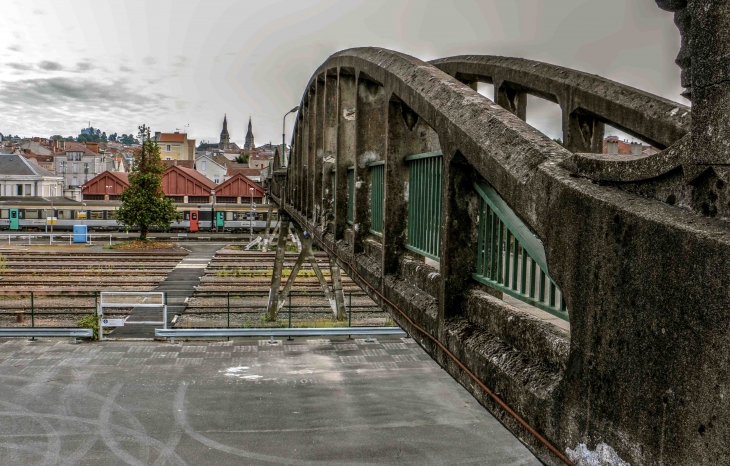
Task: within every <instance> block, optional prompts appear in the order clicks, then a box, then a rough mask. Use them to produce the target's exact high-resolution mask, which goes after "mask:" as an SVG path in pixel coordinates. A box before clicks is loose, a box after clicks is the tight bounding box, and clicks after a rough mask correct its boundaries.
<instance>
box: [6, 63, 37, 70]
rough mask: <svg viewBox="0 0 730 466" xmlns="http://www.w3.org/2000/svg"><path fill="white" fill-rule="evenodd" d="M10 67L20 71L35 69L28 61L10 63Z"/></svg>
mask: <svg viewBox="0 0 730 466" xmlns="http://www.w3.org/2000/svg"><path fill="white" fill-rule="evenodd" d="M8 67H9V68H12V69H14V70H18V71H30V70H32V69H33V66H32V65H28V64H27V63H8Z"/></svg>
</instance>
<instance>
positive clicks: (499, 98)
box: [494, 81, 527, 121]
mask: <svg viewBox="0 0 730 466" xmlns="http://www.w3.org/2000/svg"><path fill="white" fill-rule="evenodd" d="M494 98H495V100H496V104H497V105H499V106H500V107H502V108H504V109H505V110H508V111H510V112H511V113H514V114H515V115H516V116H517V118H519V119H520V120H522V121H527V93H526V92H522V91H519V90H517V89H514V88H512V87H510V86H509V85H508V84H506V83H505V82H501V83H499V86H498V85H497V82H496V81H495V84H494Z"/></svg>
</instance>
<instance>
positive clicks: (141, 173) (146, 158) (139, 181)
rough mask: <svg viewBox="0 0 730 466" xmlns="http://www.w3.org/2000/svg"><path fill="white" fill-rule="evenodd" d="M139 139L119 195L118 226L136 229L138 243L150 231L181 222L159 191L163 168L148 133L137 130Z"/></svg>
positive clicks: (145, 130)
mask: <svg viewBox="0 0 730 466" xmlns="http://www.w3.org/2000/svg"><path fill="white" fill-rule="evenodd" d="M139 137H140V139H142V140H143V141H144V142H143V143H142V147H141V148H140V149H139V150H138V151H137V152H136V153H135V156H134V158H135V161H134V167H133V169H132V172H131V173H130V174H129V187H128V188H126V189H125V190H124V191H123V192H122V206H121V207H120V208H119V213H118V215H117V218H118V220H117V221H118V222H119V223H120V224H124V225H126V226H128V227H132V226H135V225H136V226H138V227H139V239H140V240H146V239H147V233H148V232H149V230H150V227H155V228H159V229H162V230H166V229H168V228H170V224H171V223H172V222H173V221H175V220H179V219H180V214H179V213H178V212H177V209H176V208H175V205H174V204H173V203H172V199H167V198H165V192H164V191H163V190H162V173H163V172H164V171H165V168H164V166H163V164H162V160H161V159H160V148H159V146H158V145H157V143H156V142H155V141H153V140H152V138H151V137H150V129H149V128H148V127H147V126H145V125H142V126H140V127H139Z"/></svg>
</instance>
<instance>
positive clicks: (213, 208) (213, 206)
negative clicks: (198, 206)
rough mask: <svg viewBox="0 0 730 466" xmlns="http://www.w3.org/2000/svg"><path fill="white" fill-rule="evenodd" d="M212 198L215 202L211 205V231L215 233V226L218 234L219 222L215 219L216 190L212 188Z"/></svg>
mask: <svg viewBox="0 0 730 466" xmlns="http://www.w3.org/2000/svg"><path fill="white" fill-rule="evenodd" d="M210 196H211V197H212V198H213V202H211V204H210V218H211V220H210V222H211V223H210V231H213V227H214V226H215V231H216V233H217V232H218V222H217V221H216V218H215V189H213V188H211V190H210Z"/></svg>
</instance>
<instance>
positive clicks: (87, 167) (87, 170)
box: [84, 163, 89, 173]
mask: <svg viewBox="0 0 730 466" xmlns="http://www.w3.org/2000/svg"><path fill="white" fill-rule="evenodd" d="M84 173H89V164H88V163H84Z"/></svg>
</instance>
